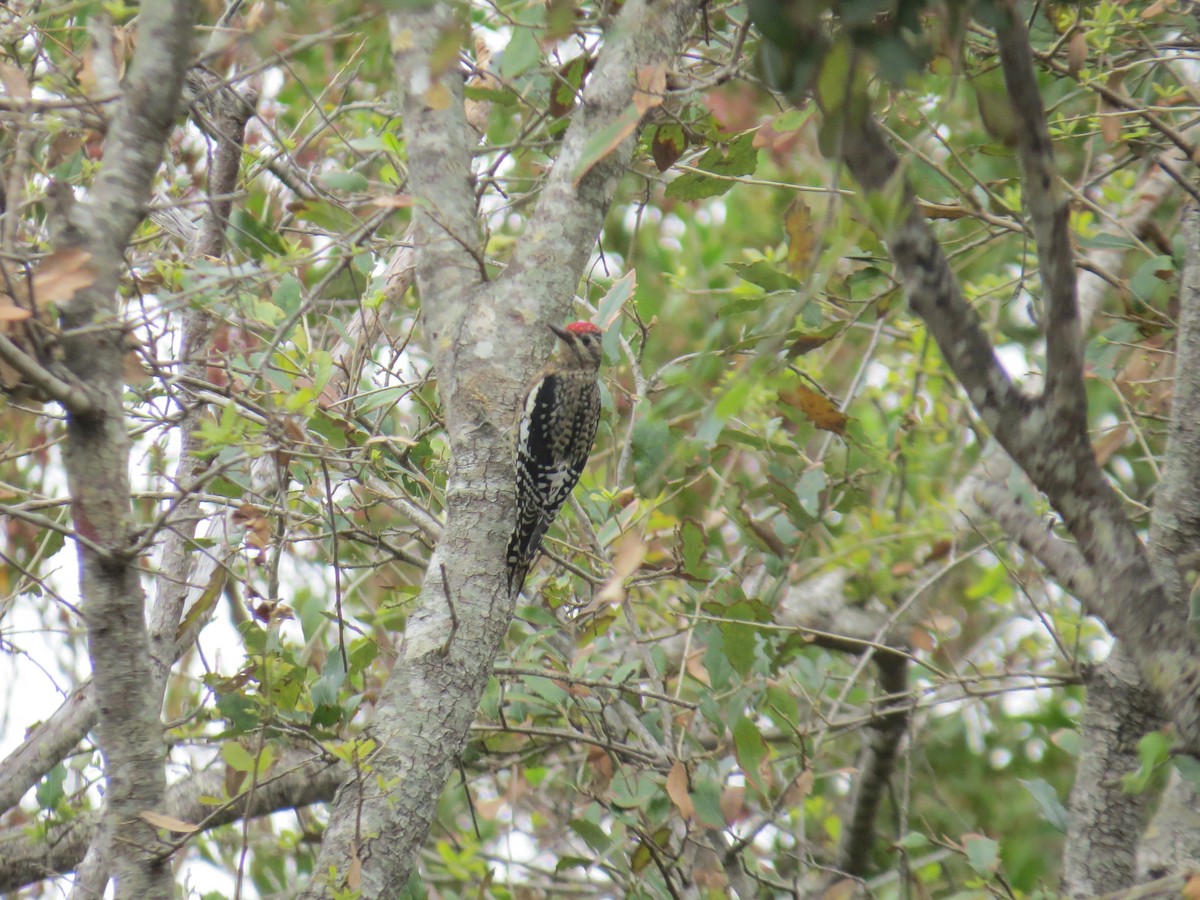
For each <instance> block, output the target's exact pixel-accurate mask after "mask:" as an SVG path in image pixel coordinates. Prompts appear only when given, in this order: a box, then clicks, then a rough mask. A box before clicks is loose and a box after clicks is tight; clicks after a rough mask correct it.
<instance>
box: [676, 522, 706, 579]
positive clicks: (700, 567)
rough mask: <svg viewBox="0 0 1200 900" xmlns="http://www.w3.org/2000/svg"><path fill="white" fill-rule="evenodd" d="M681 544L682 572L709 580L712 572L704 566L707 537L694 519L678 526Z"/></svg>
mask: <svg viewBox="0 0 1200 900" xmlns="http://www.w3.org/2000/svg"><path fill="white" fill-rule="evenodd" d="M679 539H680V543H681V544H682V548H681V550H682V555H683V570H684V571H685V572H687V573H688V574H689V575H692V576H694V577H696V578H711V577H712V570H711V569H710V568H709V567H708V566H706V565H705V564H704V555H705V554H706V553H707V552H708V535H707V534H705V533H704V528H703V527H702V526H701V525H700V523H699V522H697V521H696V520H695V519H685V520H684V521H683V524H682V525H680V526H679Z"/></svg>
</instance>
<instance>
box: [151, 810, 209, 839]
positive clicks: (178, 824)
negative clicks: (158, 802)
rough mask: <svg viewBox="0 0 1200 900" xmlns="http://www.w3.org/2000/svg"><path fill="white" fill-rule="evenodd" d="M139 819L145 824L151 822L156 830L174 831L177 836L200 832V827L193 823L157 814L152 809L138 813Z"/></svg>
mask: <svg viewBox="0 0 1200 900" xmlns="http://www.w3.org/2000/svg"><path fill="white" fill-rule="evenodd" d="M138 818H139V819H141V820H142V821H143V822H149V823H150V824H151V825H153V826H154V827H155V828H165V829H167V831H174V832H175V833H177V834H191V833H192V832H194V831H199V830H200V826H199V825H193V824H192V823H191V822H185V821H183V820H182V819H177V818H175V817H174V816H168V815H167V814H166V813H160V812H155V811H154V810H152V809H143V810H142V811H141V812H140V813H138Z"/></svg>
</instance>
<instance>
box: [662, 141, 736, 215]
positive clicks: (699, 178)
mask: <svg viewBox="0 0 1200 900" xmlns="http://www.w3.org/2000/svg"><path fill="white" fill-rule="evenodd" d="M757 167H758V150H757V148H755V146H754V133H753V132H747V133H746V134H744V135H742V136H741V137H739V138H737V139H736V140H734V141H733V142H732V143H730V144H729V145H728V146H727V147H725V148H724V149H722V148H721V147H720V146H719V145H718V146H716V147H713V148H712V149H711V150H709V151H708V152H707V153H705V154H704V155H703V156H702V157H700V159H699V160H697V161H696V165H695V168H697V169H702V170H703V171H705V172H711V173H713V174H714V175H724V176H729V177H741V176H744V175H753V174H754V170H755V169H756V168H757ZM736 183H737V182H735V181H730V180H729V179H728V178H721V179H718V178H711V177H709V176H708V175H701V174H699V173H696V172H687V173H685V174H683V175H680V176H679V177H678V178H676V179H675V180H674V181H672V182H671V183H670V184H669V185H667V190H666V196H667V197H669V198H671V199H672V200H701V199H703V198H705V197H717V196H720V195H721V194H724V193H725V192H726V191H728V190H729V189H730V188H731V187H733V186H734V184H736Z"/></svg>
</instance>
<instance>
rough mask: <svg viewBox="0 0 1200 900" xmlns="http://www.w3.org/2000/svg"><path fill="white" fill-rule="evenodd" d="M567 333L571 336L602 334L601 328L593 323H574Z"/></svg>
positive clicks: (568, 327) (569, 326)
mask: <svg viewBox="0 0 1200 900" xmlns="http://www.w3.org/2000/svg"><path fill="white" fill-rule="evenodd" d="M567 331H569V332H571V334H601V331H600V328H599V327H598V326H596V325H593V324H592V323H591V322H572V323H571V324H570V325H568V326H567Z"/></svg>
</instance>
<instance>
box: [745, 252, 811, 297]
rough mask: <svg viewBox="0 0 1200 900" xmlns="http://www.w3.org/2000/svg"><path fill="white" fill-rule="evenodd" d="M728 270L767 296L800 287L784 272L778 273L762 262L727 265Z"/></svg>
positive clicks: (768, 264) (797, 282)
mask: <svg viewBox="0 0 1200 900" xmlns="http://www.w3.org/2000/svg"><path fill="white" fill-rule="evenodd" d="M729 268H731V269H733V271H734V272H735V273H737V277H738V278H740V279H742V280H743V281H748V282H750V283H751V284H756V285H758V286H759V287H760V288H762V289H763V290H764V291H766V292H767V293H768V294H773V293H775V292H776V291H794V290H795V289H796V288H798V287H800V282H799V281H797V280H796V279H795V278H793V277H792V276H791V275H788V274H786V273H784V272H780V271H779V270H778V269H776V268H775V267H774V266H772V265H771V264H770V263H768V262H765V261H764V260H761V259H760V260H759V261H758V262H754V263H750V264H749V265H747V264H746V263H729Z"/></svg>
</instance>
